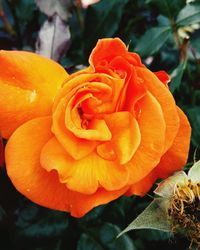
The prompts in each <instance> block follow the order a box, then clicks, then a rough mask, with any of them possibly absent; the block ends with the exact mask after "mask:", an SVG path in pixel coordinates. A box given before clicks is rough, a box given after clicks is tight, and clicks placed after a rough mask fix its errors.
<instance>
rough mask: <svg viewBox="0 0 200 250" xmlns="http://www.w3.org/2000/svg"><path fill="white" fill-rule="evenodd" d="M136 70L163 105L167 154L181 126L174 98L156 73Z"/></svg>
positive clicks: (139, 68)
mask: <svg viewBox="0 0 200 250" xmlns="http://www.w3.org/2000/svg"><path fill="white" fill-rule="evenodd" d="M135 68H136V72H137V75H138V76H139V77H140V78H141V79H143V81H144V85H145V86H146V87H147V89H148V90H149V92H150V93H151V94H152V95H153V96H154V97H155V98H156V99H157V100H158V102H159V103H160V105H161V108H162V111H163V115H164V119H165V124H166V135H165V136H166V140H165V149H164V151H165V152H166V151H167V150H168V149H169V148H170V147H171V145H172V143H173V141H174V138H175V137H176V134H177V132H178V129H179V126H180V123H179V116H178V113H177V109H176V104H175V101H174V98H173V96H172V94H171V93H170V91H169V89H167V88H166V87H165V86H164V84H163V83H162V82H161V81H160V80H159V79H158V78H157V76H156V75H155V74H154V73H152V72H151V71H150V70H148V69H147V68H141V67H135Z"/></svg>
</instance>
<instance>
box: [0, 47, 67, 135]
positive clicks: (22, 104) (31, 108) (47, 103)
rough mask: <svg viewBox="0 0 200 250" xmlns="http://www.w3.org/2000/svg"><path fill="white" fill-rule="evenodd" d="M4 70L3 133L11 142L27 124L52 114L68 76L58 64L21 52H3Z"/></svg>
mask: <svg viewBox="0 0 200 250" xmlns="http://www.w3.org/2000/svg"><path fill="white" fill-rule="evenodd" d="M0 68H1V69H2V70H1V78H0V131H1V133H2V136H3V137H4V138H8V137H9V136H10V135H11V134H12V133H13V131H14V130H15V129H16V128H17V127H19V126H20V125H21V124H23V123H24V122H26V121H28V120H30V119H32V118H35V117H39V116H44V115H47V114H50V112H51V106H52V103H53V98H54V96H55V95H56V93H57V91H58V89H59V88H60V86H61V84H62V83H63V81H64V80H65V79H66V78H67V76H68V74H67V73H66V72H65V70H64V69H63V68H62V67H61V66H60V65H59V64H57V63H55V62H54V61H51V60H49V59H47V58H44V57H41V56H39V55H36V54H34V53H30V52H19V51H0ZM13 114H14V115H13Z"/></svg>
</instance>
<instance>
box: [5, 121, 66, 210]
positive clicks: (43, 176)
mask: <svg viewBox="0 0 200 250" xmlns="http://www.w3.org/2000/svg"><path fill="white" fill-rule="evenodd" d="M51 137H52V134H51V118H49V117H45V118H36V119H33V120H31V121H29V122H27V123H25V124H23V125H22V126H20V127H19V128H18V129H17V130H16V131H15V132H14V133H13V135H12V136H11V138H10V140H9V141H8V144H7V146H6V152H5V155H6V167H7V173H8V176H9V177H10V179H11V181H12V183H13V184H14V186H15V187H16V189H17V190H18V191H19V192H20V193H22V194H23V195H25V196H26V197H27V198H29V199H30V200H32V201H33V202H35V203H37V204H39V205H42V206H45V207H48V208H52V209H57V210H62V211H69V210H70V208H69V203H68V202H69V198H68V197H69V194H68V191H67V189H66V186H65V185H64V184H61V183H59V180H58V177H57V173H56V172H51V173H48V172H47V171H46V170H45V169H43V168H42V167H41V165H40V152H41V149H42V147H43V146H44V145H45V143H46V142H47V141H48V140H49V139H50V138H51Z"/></svg>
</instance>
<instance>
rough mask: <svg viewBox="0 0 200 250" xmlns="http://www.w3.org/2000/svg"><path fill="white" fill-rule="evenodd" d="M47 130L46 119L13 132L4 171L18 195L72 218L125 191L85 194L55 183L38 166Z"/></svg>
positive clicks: (51, 175)
mask: <svg viewBox="0 0 200 250" xmlns="http://www.w3.org/2000/svg"><path fill="white" fill-rule="evenodd" d="M50 127H51V118H49V117H45V118H38V119H34V120H31V121H29V122H27V123H25V124H24V125H22V126H21V127H19V128H18V129H17V130H16V131H15V133H14V134H13V135H12V137H11V138H10V140H9V142H8V144H7V146H6V163H7V172H8V175H9V177H10V178H11V180H12V182H13V184H14V185H15V187H16V188H17V190H18V191H19V192H21V193H22V194H23V195H25V196H26V197H27V198H29V199H30V200H32V201H33V202H35V203H37V204H39V205H41V206H45V207H48V208H51V209H56V210H61V211H70V212H71V214H72V215H73V216H74V217H82V216H83V215H85V214H86V213H87V212H88V211H90V210H91V209H92V208H93V207H96V206H98V205H101V204H104V203H107V202H109V201H111V200H114V199H116V198H118V197H119V196H121V195H122V194H123V193H124V192H126V190H127V187H124V188H122V189H120V190H117V191H112V192H108V191H106V190H104V189H103V188H100V189H98V190H97V192H96V193H94V194H92V195H85V194H80V193H77V192H73V191H70V190H68V189H67V187H66V185H64V184H61V183H59V180H58V176H57V173H56V172H51V173H48V172H47V171H46V170H45V169H44V168H42V167H41V165H40V152H41V149H42V148H43V146H44V144H45V143H46V142H47V141H48V140H49V139H50V138H51V137H52V134H51V132H50ZM33 131H35V133H33ZM27 166H28V167H27Z"/></svg>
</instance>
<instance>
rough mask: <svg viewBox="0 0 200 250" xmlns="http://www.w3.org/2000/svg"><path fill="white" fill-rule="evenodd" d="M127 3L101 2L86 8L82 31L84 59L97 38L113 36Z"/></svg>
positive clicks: (115, 0) (124, 1)
mask: <svg viewBox="0 0 200 250" xmlns="http://www.w3.org/2000/svg"><path fill="white" fill-rule="evenodd" d="M127 2H128V0H111V1H107V0H102V1H100V2H99V3H98V4H95V5H92V6H91V7H89V8H88V10H87V13H86V18H85V26H84V31H83V37H84V39H83V41H84V50H85V55H86V57H88V55H89V53H90V52H91V50H92V48H93V47H94V46H95V44H96V42H97V40H98V39H99V38H103V37H112V36H113V35H115V33H116V31H117V30H118V28H119V23H120V20H121V17H122V14H123V9H124V6H125V5H126V3H127Z"/></svg>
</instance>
